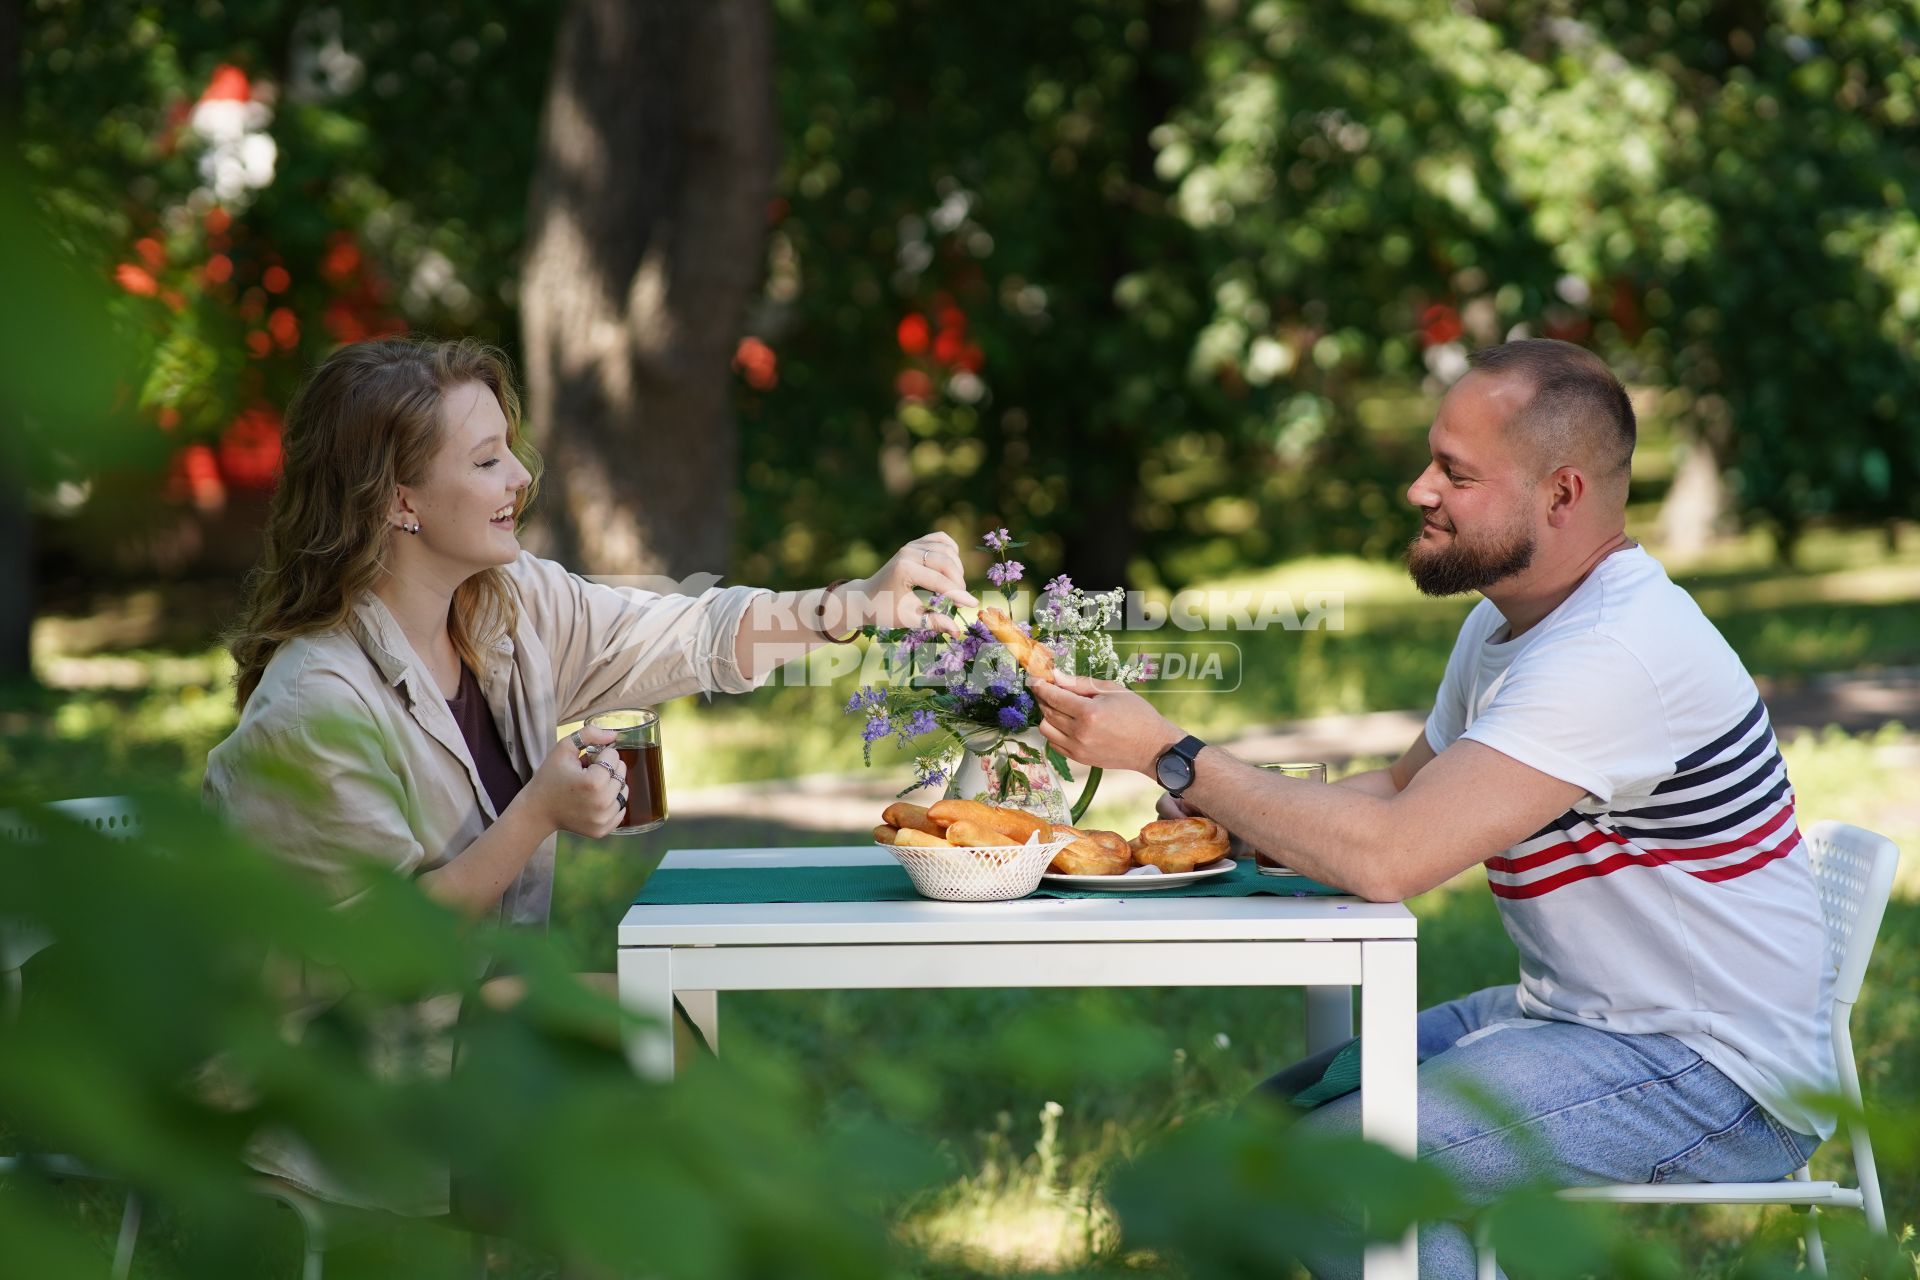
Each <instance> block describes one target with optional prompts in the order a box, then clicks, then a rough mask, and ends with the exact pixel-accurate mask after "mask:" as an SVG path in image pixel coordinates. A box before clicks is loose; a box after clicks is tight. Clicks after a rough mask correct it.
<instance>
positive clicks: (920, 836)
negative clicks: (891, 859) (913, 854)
mask: <svg viewBox="0 0 1920 1280" xmlns="http://www.w3.org/2000/svg"><path fill="white" fill-rule="evenodd" d="M893 843H894V845H895V846H896V847H897V848H901V849H951V848H953V846H952V845H950V844H948V843H947V842H946V841H945V840H942V839H941V838H940V837H939V836H930V835H928V834H927V833H926V832H924V831H916V830H914V829H913V828H912V827H902V828H900V833H899V834H898V835H896V836H894V838H893Z"/></svg>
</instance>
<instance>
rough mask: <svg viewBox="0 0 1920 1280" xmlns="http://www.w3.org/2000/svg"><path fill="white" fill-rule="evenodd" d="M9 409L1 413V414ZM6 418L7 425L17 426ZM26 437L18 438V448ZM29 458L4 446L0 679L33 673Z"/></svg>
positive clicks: (15, 75) (0, 38) (2, 38)
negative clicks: (25, 465)
mask: <svg viewBox="0 0 1920 1280" xmlns="http://www.w3.org/2000/svg"><path fill="white" fill-rule="evenodd" d="M20 19H21V15H20V0H0V147H5V148H6V155H5V157H4V159H0V170H4V171H5V172H7V173H10V174H18V173H19V171H20V166H19V165H18V163H17V160H18V156H17V154H16V153H15V151H14V148H15V147H16V146H17V145H18V142H17V140H16V130H17V126H18V124H19V120H20V93H21V84H20V76H21V69H20V58H21V52H22V49H21V42H20V41H21V37H20ZM6 416H7V415H5V414H0V419H3V418H5V417H6ZM18 425H19V424H17V423H14V422H7V423H6V424H5V426H6V429H7V430H17V429H18ZM20 445H21V442H20V441H18V440H15V441H14V448H15V449H16V450H18V449H19V448H20ZM23 461H24V460H23V459H21V458H20V457H19V454H18V453H15V454H13V455H12V456H11V457H10V456H9V454H8V451H7V450H6V449H5V448H4V447H0V685H14V684H20V683H25V682H29V681H31V680H32V679H33V611H34V590H33V513H32V511H31V509H30V508H29V507H28V505H27V478H26V475H25V474H24V472H23V470H22V469H21V465H20V464H21V463H22V462H23Z"/></svg>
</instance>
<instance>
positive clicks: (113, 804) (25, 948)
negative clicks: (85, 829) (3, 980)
mask: <svg viewBox="0 0 1920 1280" xmlns="http://www.w3.org/2000/svg"><path fill="white" fill-rule="evenodd" d="M46 808H49V809H52V810H53V811H55V812H56V813H59V814H61V815H63V816H65V817H68V818H71V819H73V820H74V821H76V822H83V823H85V824H86V825H87V826H89V827H92V828H93V829H94V830H95V831H98V832H100V833H101V834H102V835H104V836H107V837H108V838H109V839H113V840H131V839H132V838H133V837H135V836H137V835H139V834H140V815H139V813H138V812H136V811H135V809H134V805H133V801H132V800H130V799H128V798H127V797H126V796H89V797H87V798H86V799H83V800H56V801H54V802H53V803H52V804H49V805H47V806H46ZM44 838H45V832H43V831H42V830H41V828H40V826H39V825H38V824H36V823H35V822H34V821H33V819H32V817H31V816H30V815H29V814H26V813H22V812H21V811H19V810H17V809H0V844H38V843H39V842H40V841H41V840H42V839H44ZM4 899H5V894H4V893H0V901H3V900H4ZM52 942H53V939H52V938H49V937H48V936H47V935H46V934H45V933H43V932H41V931H40V930H39V929H38V928H36V927H34V926H32V925H30V924H27V923H25V922H23V921H19V920H11V919H8V918H7V917H6V916H5V915H4V914H0V974H7V973H12V972H14V971H15V970H18V969H19V968H20V966H21V965H23V964H25V963H26V962H27V961H29V960H31V959H32V958H33V957H34V956H35V955H37V954H39V953H40V952H41V951H44V950H45V949H46V948H47V947H48V946H49V945H50V944H51V943H52Z"/></svg>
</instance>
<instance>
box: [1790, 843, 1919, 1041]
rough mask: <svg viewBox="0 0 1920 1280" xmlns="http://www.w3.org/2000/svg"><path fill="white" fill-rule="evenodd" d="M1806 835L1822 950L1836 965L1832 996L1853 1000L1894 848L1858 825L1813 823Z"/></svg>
mask: <svg viewBox="0 0 1920 1280" xmlns="http://www.w3.org/2000/svg"><path fill="white" fill-rule="evenodd" d="M1806 839H1807V856H1808V859H1809V861H1810V862H1811V863H1812V864H1813V882H1814V884H1815V885H1816V886H1817V887H1818V888H1819V890H1820V914H1821V915H1822V916H1823V917H1825V919H1826V924H1827V953H1828V955H1829V956H1830V957H1831V958H1832V960H1833V963H1834V964H1835V965H1836V966H1837V967H1838V969H1839V975H1838V977H1836V978H1835V980H1834V987H1833V998H1834V999H1835V1000H1843V1001H1845V1002H1846V1003H1848V1004H1853V1003H1854V1002H1855V1001H1857V1000H1859V999H1860V984H1861V982H1862V981H1864V980H1865V978H1866V976H1867V961H1868V959H1869V958H1871V957H1872V955H1873V942H1874V939H1875V938H1877V937H1878V936H1879V934H1880V921H1881V918H1882V917H1883V916H1885V915H1886V912H1887V899H1888V898H1889V897H1891V896H1892V894H1893V873H1894V870H1895V868H1897V867H1898V866H1899V864H1900V846H1898V845H1896V844H1895V843H1894V842H1893V841H1891V840H1889V839H1887V838H1886V837H1885V836H1883V835H1876V834H1874V833H1873V832H1871V831H1868V830H1866V829H1865V828H1864V827H1856V826H1853V825H1851V824H1849V823H1845V822H1833V821H1826V822H1816V823H1815V824H1814V825H1813V826H1812V827H1811V828H1809V829H1808V831H1807V833H1806Z"/></svg>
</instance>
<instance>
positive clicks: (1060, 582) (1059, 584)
mask: <svg viewBox="0 0 1920 1280" xmlns="http://www.w3.org/2000/svg"><path fill="white" fill-rule="evenodd" d="M1072 590H1073V579H1072V578H1069V577H1068V576H1067V575H1066V574H1064V573H1063V574H1061V575H1060V576H1059V577H1057V578H1055V579H1054V580H1053V581H1052V582H1049V583H1048V584H1047V586H1046V591H1047V594H1048V595H1050V596H1064V595H1066V594H1068V593H1069V592H1071V591H1072Z"/></svg>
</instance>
